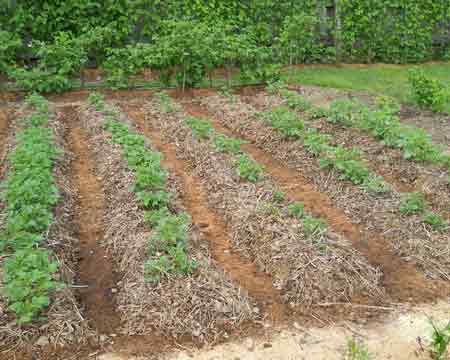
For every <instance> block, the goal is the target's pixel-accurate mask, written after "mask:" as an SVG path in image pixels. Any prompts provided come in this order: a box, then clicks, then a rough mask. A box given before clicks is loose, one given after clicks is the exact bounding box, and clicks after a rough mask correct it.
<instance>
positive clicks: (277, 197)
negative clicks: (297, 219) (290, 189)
mask: <svg viewBox="0 0 450 360" xmlns="http://www.w3.org/2000/svg"><path fill="white" fill-rule="evenodd" d="M285 199H286V194H285V193H284V192H282V191H280V190H278V191H275V192H274V193H273V201H274V202H276V203H282V202H284V200H285Z"/></svg>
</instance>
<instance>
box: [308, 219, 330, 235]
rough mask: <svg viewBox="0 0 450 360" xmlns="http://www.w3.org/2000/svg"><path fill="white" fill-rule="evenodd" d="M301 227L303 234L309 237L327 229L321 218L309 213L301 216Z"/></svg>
mask: <svg viewBox="0 0 450 360" xmlns="http://www.w3.org/2000/svg"><path fill="white" fill-rule="evenodd" d="M303 228H304V230H305V234H306V235H307V236H309V237H311V236H315V235H320V234H322V233H324V232H325V231H327V225H326V223H325V222H324V221H323V220H321V219H316V218H314V217H312V216H310V215H305V216H304V217H303Z"/></svg>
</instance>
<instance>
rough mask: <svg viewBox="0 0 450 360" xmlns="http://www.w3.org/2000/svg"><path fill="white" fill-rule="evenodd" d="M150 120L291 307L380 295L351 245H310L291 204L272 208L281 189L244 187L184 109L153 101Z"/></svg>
mask: <svg viewBox="0 0 450 360" xmlns="http://www.w3.org/2000/svg"><path fill="white" fill-rule="evenodd" d="M146 115H147V117H146V121H147V122H148V123H149V124H151V125H152V126H154V127H155V128H160V129H161V130H162V132H163V134H164V136H165V139H166V141H167V142H171V143H175V144H176V145H177V148H178V156H179V157H180V158H182V159H184V160H185V161H187V162H188V163H189V164H190V165H191V166H192V168H193V171H194V173H195V174H196V175H198V176H199V177H200V178H201V179H202V185H203V186H204V187H205V188H206V189H207V190H208V194H209V199H208V200H209V204H210V206H211V207H212V208H214V209H216V210H217V211H218V212H219V213H220V214H222V216H223V217H224V218H225V219H226V222H227V224H228V227H229V232H230V237H231V238H232V241H233V244H234V246H235V248H236V249H237V250H238V251H240V252H241V253H242V254H244V255H245V256H247V257H248V258H250V259H251V260H252V261H255V262H256V263H257V265H258V266H259V268H260V269H261V270H262V271H265V272H267V273H269V274H271V275H272V277H273V283H274V286H275V287H276V288H278V289H280V290H281V291H282V293H283V299H284V301H285V302H286V303H289V304H291V305H292V306H297V305H303V306H309V305H311V304H315V303H317V302H320V301H348V300H350V298H351V297H352V296H354V295H356V294H359V295H360V294H366V295H368V296H372V297H377V296H380V295H381V291H380V289H379V288H378V282H379V277H380V274H379V272H378V271H377V270H376V269H374V268H372V267H371V266H370V265H369V264H368V263H367V261H366V260H365V259H364V258H363V257H362V256H361V255H360V254H358V253H357V252H356V251H355V250H354V249H352V247H351V246H350V244H349V242H348V241H346V240H345V239H343V238H341V237H339V236H338V235H336V234H332V233H329V232H327V233H324V234H322V235H321V236H319V237H315V238H306V237H305V235H304V233H303V229H302V224H301V222H299V221H297V220H295V219H292V218H290V217H289V216H288V215H287V205H288V201H284V202H283V203H281V204H276V203H274V202H273V201H272V199H273V194H274V193H275V192H276V191H277V190H278V189H277V187H276V184H275V183H274V182H273V181H272V180H271V179H270V178H269V177H268V176H265V178H264V179H263V180H262V181H260V182H258V183H257V184H251V183H248V182H245V181H241V180H240V179H239V176H238V175H237V174H236V171H235V170H234V169H233V165H232V162H233V160H232V159H231V158H230V157H229V156H227V155H223V154H220V153H218V152H216V151H215V150H213V147H212V145H211V143H210V142H207V141H206V142H205V141H203V142H199V141H197V139H196V138H195V137H194V136H193V135H192V132H191V130H190V129H189V128H188V127H187V126H186V125H185V123H184V120H185V119H186V117H187V115H186V114H185V113H184V112H183V111H181V110H180V109H177V110H176V111H175V112H171V113H162V112H161V107H160V106H159V104H158V103H157V102H156V101H152V102H148V103H147V105H146Z"/></svg>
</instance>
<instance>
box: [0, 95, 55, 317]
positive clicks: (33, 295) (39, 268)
mask: <svg viewBox="0 0 450 360" xmlns="http://www.w3.org/2000/svg"><path fill="white" fill-rule="evenodd" d="M26 103H27V104H28V106H30V107H32V108H33V109H34V111H33V112H32V113H31V114H30V115H29V116H28V117H26V118H25V119H24V122H25V124H24V126H25V128H24V130H22V131H20V132H19V133H18V134H17V146H16V148H15V150H14V151H13V152H12V153H11V155H10V157H9V163H10V169H9V172H8V175H7V178H6V180H5V182H4V183H3V184H2V187H3V189H2V197H3V199H4V201H5V204H6V221H5V226H4V228H3V229H2V232H1V234H0V248H1V252H2V253H3V254H4V255H5V256H6V261H5V263H4V267H3V273H4V275H3V283H4V289H3V295H4V296H5V297H6V299H7V301H8V304H9V309H10V310H12V311H13V312H14V313H15V314H16V316H17V320H18V322H19V323H22V324H24V323H29V322H31V321H33V320H35V319H37V318H38V317H39V316H40V314H41V312H42V311H43V310H44V309H45V308H46V307H47V306H48V305H49V304H50V296H51V292H52V291H55V290H57V289H58V288H60V287H61V286H62V284H60V283H59V282H58V281H56V280H55V278H54V274H55V273H56V271H57V270H58V264H57V263H56V262H55V261H53V260H51V258H52V254H51V251H49V250H48V249H45V248H44V246H43V245H44V243H45V239H46V234H47V233H48V231H49V227H50V226H51V224H52V223H53V221H54V218H53V208H54V206H55V205H56V204H57V202H58V199H59V193H58V189H57V187H56V185H55V179H54V176H53V166H54V162H55V159H56V157H57V156H58V154H59V151H58V149H57V148H56V146H55V142H54V139H53V133H52V130H51V129H49V128H48V127H46V125H47V123H48V121H49V117H50V111H49V106H48V102H47V100H46V99H45V98H43V97H41V96H39V95H31V96H29V97H28V98H27V99H26Z"/></svg>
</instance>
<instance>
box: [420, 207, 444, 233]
mask: <svg viewBox="0 0 450 360" xmlns="http://www.w3.org/2000/svg"><path fill="white" fill-rule="evenodd" d="M423 222H424V223H425V224H427V225H430V227H431V228H432V229H433V230H434V231H443V230H445V229H447V228H448V227H449V224H448V222H447V221H445V219H444V218H443V217H442V216H441V215H439V214H436V213H434V212H431V211H429V212H427V213H426V214H425V216H424V218H423Z"/></svg>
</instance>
